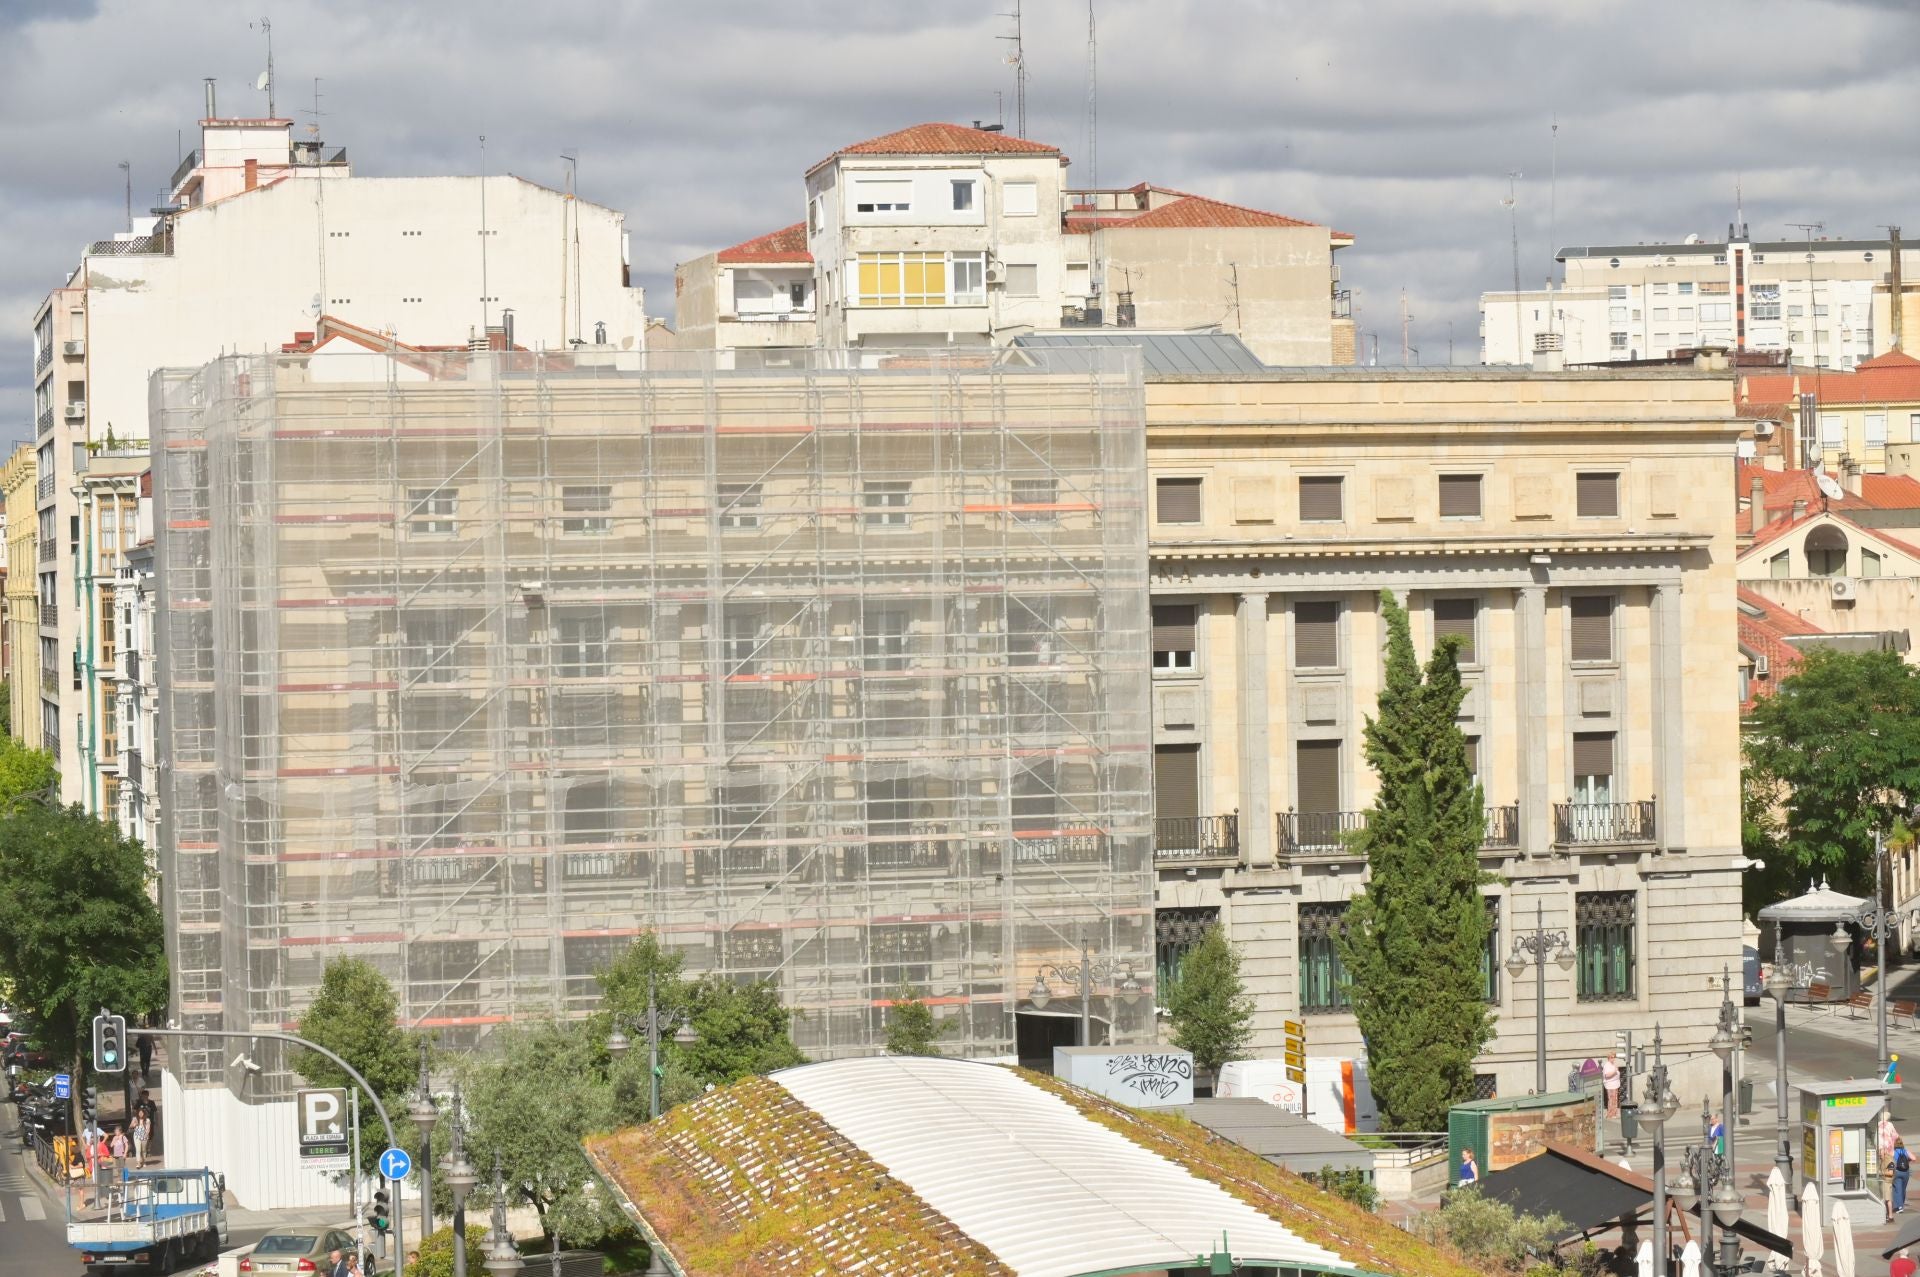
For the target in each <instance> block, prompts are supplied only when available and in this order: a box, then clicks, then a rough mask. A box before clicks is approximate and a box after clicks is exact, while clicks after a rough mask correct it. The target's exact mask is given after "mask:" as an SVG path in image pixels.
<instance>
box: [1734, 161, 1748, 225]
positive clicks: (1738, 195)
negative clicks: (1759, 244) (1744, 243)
mask: <svg viewBox="0 0 1920 1277" xmlns="http://www.w3.org/2000/svg"><path fill="white" fill-rule="evenodd" d="M1733 224H1734V225H1735V226H1738V227H1739V228H1740V238H1741V239H1745V238H1746V237H1747V200H1746V196H1745V194H1744V193H1742V191H1741V190H1740V174H1738V173H1735V174H1734V175H1733Z"/></svg>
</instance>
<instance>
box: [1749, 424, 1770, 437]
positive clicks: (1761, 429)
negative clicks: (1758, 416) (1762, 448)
mask: <svg viewBox="0 0 1920 1277" xmlns="http://www.w3.org/2000/svg"><path fill="white" fill-rule="evenodd" d="M1753 437H1754V438H1756V439H1771V438H1773V423H1772V422H1771V421H1756V422H1754V423H1753Z"/></svg>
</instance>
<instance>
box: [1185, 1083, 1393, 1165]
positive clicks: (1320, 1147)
mask: <svg viewBox="0 0 1920 1277" xmlns="http://www.w3.org/2000/svg"><path fill="white" fill-rule="evenodd" d="M1175 1111H1176V1112H1178V1113H1180V1114H1181V1115H1183V1116H1184V1117H1186V1118H1187V1119H1188V1120H1189V1121H1192V1122H1197V1123H1198V1124H1200V1125H1201V1126H1204V1127H1206V1128H1207V1129H1208V1130H1210V1131H1212V1132H1213V1133H1214V1134H1215V1135H1218V1136H1221V1137H1222V1138H1224V1139H1230V1140H1232V1141H1233V1142H1234V1143H1235V1144H1238V1145H1239V1146H1240V1147H1241V1148H1244V1149H1246V1150H1247V1151H1248V1152H1250V1153H1257V1154H1259V1155H1260V1156H1261V1157H1264V1158H1266V1159H1267V1160H1268V1161H1269V1162H1272V1163H1273V1164H1274V1165H1275V1166H1284V1167H1286V1168H1287V1169H1288V1170H1290V1171H1294V1172H1297V1173H1298V1174H1301V1175H1313V1174H1317V1173H1318V1172H1319V1171H1321V1170H1322V1169H1324V1168H1326V1167H1329V1166H1331V1167H1332V1168H1333V1169H1335V1170H1339V1171H1345V1170H1362V1171H1367V1172H1369V1173H1371V1172H1372V1170H1373V1153H1372V1151H1371V1150H1368V1149H1365V1148H1362V1147H1361V1146H1360V1145H1358V1144H1356V1143H1354V1142H1353V1141H1352V1140H1350V1139H1348V1138H1347V1137H1346V1136H1344V1135H1338V1134H1335V1133H1334V1132H1333V1131H1329V1130H1328V1129H1327V1128H1326V1127H1324V1126H1321V1125H1320V1124H1319V1123H1318V1122H1310V1121H1308V1120H1307V1119H1306V1118H1304V1117H1302V1116H1300V1114H1298V1113H1289V1112H1288V1111H1287V1110H1285V1109H1283V1108H1277V1107H1275V1106H1274V1105H1272V1104H1269V1103H1267V1102H1266V1101H1265V1100H1258V1099H1253V1098H1251V1097H1240V1096H1236V1097H1233V1098H1231V1099H1229V1098H1225V1097H1222V1098H1219V1099H1211V1100H1195V1101H1194V1102H1193V1103H1192V1104H1183V1105H1181V1106H1180V1107H1179V1108H1178V1109H1176V1110H1175Z"/></svg>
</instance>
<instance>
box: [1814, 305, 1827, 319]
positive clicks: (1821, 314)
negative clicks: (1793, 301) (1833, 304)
mask: <svg viewBox="0 0 1920 1277" xmlns="http://www.w3.org/2000/svg"><path fill="white" fill-rule="evenodd" d="M1813 317H1814V318H1815V319H1825V318H1826V317H1827V308H1826V307H1825V306H1824V305H1822V304H1821V303H1819V302H1815V303H1814V304H1813Z"/></svg>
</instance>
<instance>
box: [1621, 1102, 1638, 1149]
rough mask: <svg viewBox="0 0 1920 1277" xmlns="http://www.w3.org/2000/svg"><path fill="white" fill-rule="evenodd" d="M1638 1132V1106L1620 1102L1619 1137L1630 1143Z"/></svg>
mask: <svg viewBox="0 0 1920 1277" xmlns="http://www.w3.org/2000/svg"><path fill="white" fill-rule="evenodd" d="M1639 1134H1640V1106H1639V1105H1637V1104H1622V1105H1621V1106H1620V1138H1621V1139H1623V1140H1625V1141H1626V1142H1627V1143H1629V1144H1631V1143H1633V1141H1634V1139H1635V1138H1636V1137H1637V1136H1638V1135H1639Z"/></svg>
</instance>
